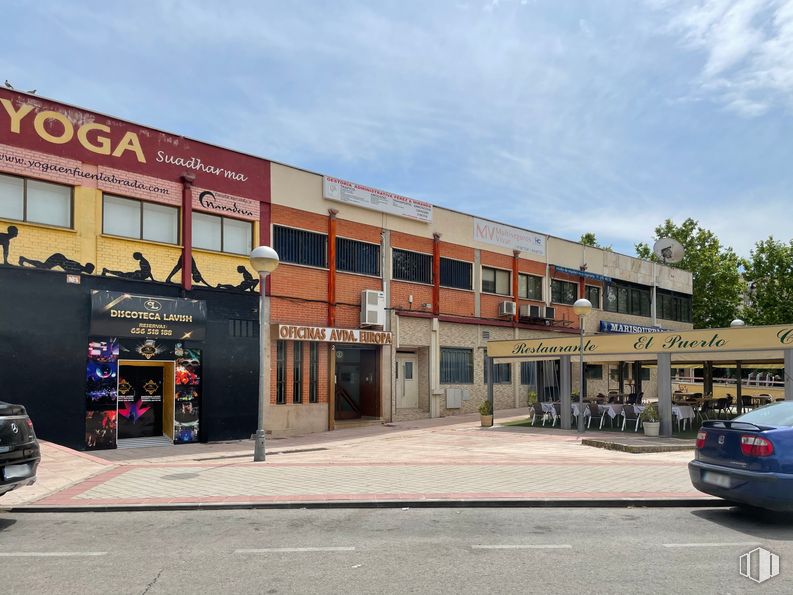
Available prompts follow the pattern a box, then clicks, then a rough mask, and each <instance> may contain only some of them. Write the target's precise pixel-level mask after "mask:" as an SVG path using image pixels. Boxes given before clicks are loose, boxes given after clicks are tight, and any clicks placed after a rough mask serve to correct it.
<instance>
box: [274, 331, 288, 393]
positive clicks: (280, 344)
mask: <svg viewBox="0 0 793 595" xmlns="http://www.w3.org/2000/svg"><path fill="white" fill-rule="evenodd" d="M275 370H276V373H275V402H276V404H278V405H283V404H284V403H286V342H285V341H276V343H275Z"/></svg>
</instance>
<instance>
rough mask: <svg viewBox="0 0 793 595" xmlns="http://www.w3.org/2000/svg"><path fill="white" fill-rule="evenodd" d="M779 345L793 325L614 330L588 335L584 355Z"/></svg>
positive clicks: (496, 344) (532, 342)
mask: <svg viewBox="0 0 793 595" xmlns="http://www.w3.org/2000/svg"><path fill="white" fill-rule="evenodd" d="M579 343H580V339H579V337H570V338H565V339H527V340H524V341H515V340H511V341H488V342H487V355H488V356H490V357H525V358H532V359H542V358H549V359H551V358H555V357H559V356H561V355H578V353H579ZM779 349H793V325H781V326H752V327H740V328H718V329H698V330H694V331H681V332H662V333H635V334H617V335H614V334H610V335H594V336H591V337H585V338H584V355H620V354H637V353H646V354H648V355H650V354H657V353H726V352H729V351H770V350H779Z"/></svg>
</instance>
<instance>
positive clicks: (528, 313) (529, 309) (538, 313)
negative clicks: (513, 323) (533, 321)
mask: <svg viewBox="0 0 793 595" xmlns="http://www.w3.org/2000/svg"><path fill="white" fill-rule="evenodd" d="M520 317H521V318H542V306H534V305H531V304H523V305H522V306H521V307H520Z"/></svg>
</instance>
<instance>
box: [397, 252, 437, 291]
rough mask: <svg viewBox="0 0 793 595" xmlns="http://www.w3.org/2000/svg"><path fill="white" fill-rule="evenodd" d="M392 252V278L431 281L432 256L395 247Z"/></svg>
mask: <svg viewBox="0 0 793 595" xmlns="http://www.w3.org/2000/svg"><path fill="white" fill-rule="evenodd" d="M392 252H393V269H394V271H393V273H394V279H398V280H400V281H414V282H416V283H427V284H431V283H432V256H430V255H429V254H420V253H418V252H409V251H408V250H399V249H396V248H395V249H394V250H393V251H392Z"/></svg>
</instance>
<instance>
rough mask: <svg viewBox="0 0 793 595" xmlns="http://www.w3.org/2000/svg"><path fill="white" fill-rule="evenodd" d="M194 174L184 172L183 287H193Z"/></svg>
mask: <svg viewBox="0 0 793 595" xmlns="http://www.w3.org/2000/svg"><path fill="white" fill-rule="evenodd" d="M193 182H195V176H194V175H193V174H188V173H185V174H182V246H183V248H182V288H183V289H185V290H186V291H190V290H191V289H192V288H193Z"/></svg>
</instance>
